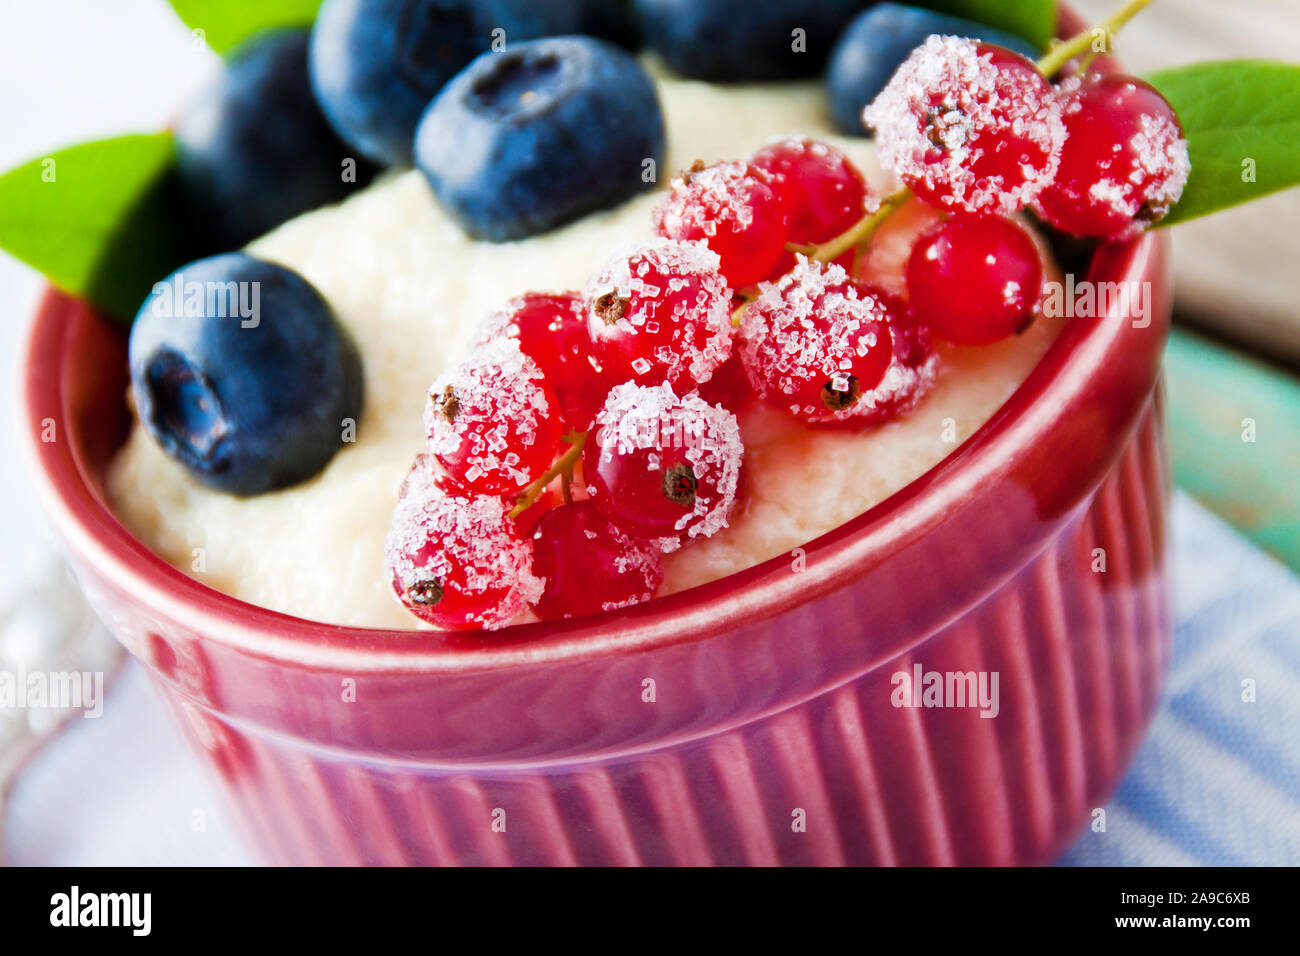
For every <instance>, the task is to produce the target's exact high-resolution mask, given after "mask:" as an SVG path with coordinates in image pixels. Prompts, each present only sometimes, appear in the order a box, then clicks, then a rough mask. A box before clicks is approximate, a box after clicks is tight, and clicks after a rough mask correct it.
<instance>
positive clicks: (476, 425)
mask: <svg viewBox="0 0 1300 956" xmlns="http://www.w3.org/2000/svg"><path fill="white" fill-rule="evenodd" d="M424 420H425V427H426V429H427V433H428V438H429V451H430V452H432V453H433V455H434V457H435V458H437V459H438V461H439V463H441V465H442V467H443V469H444V470H445V471H446V474H447V478H448V479H449V480H450V481H451V482H452V483H454V484H455V485H456V486H457V487H458V488H460V489H461V490H462V491H463V492H465V493H469V494H487V495H501V494H507V493H510V492H513V491H516V490H518V489H520V488H522V487H524V486H525V485H527V484H529V483H530V482H531V481H533V479H535V478H537V477H538V476H539V475H541V474H542V472H544V471H546V469H547V468H549V467H550V466H551V463H552V462H553V461H554V460H555V455H556V450H557V449H558V447H559V444H560V438H561V436H562V434H563V432H564V426H563V424H562V422H561V420H560V408H559V402H558V400H557V399H556V397H555V393H554V392H553V391H552V390H551V388H550V386H549V385H547V384H546V381H545V379H544V378H543V376H542V372H541V370H540V369H539V368H538V367H537V363H536V362H534V361H533V360H532V359H531V358H529V357H528V356H526V355H525V354H524V353H523V352H522V351H520V348H519V343H518V342H517V341H516V340H514V339H512V338H508V337H500V338H496V339H493V340H491V341H489V342H488V343H486V344H484V345H481V346H479V347H478V348H476V349H475V350H474V351H473V352H472V353H470V355H469V357H468V358H466V360H465V361H463V362H461V363H460V364H459V365H457V366H455V367H453V368H452V369H450V370H448V371H447V372H445V373H444V374H443V375H441V376H439V377H438V379H437V380H436V381H435V382H434V383H433V386H432V387H431V388H430V389H429V398H428V401H427V402H426V404H425V411H424Z"/></svg>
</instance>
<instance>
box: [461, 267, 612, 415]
mask: <svg viewBox="0 0 1300 956" xmlns="http://www.w3.org/2000/svg"><path fill="white" fill-rule="evenodd" d="M499 336H505V337H508V338H514V339H517V340H518V342H519V348H520V349H521V350H522V351H523V353H524V354H525V355H527V356H528V357H529V358H531V359H532V360H533V361H534V362H536V363H537V367H538V368H540V369H541V371H542V377H543V378H544V379H545V380H546V383H547V384H548V385H549V386H550V387H551V389H552V390H553V391H554V392H555V397H556V398H557V399H559V403H560V414H561V416H562V417H563V419H564V422H565V424H567V425H568V426H569V427H570V428H572V429H575V430H576V431H586V430H587V426H589V425H590V424H591V420H592V419H593V418H595V417H596V412H598V411H600V406H601V405H603V404H604V403H605V396H606V395H608V394H609V390H610V388H612V387H613V386H614V385H617V384H618V382H615V381H611V380H610V379H609V376H608V375H606V374H605V371H604V369H603V368H602V367H601V365H600V363H599V362H598V361H597V360H596V356H595V352H594V350H593V347H592V342H591V335H590V334H589V333H588V331H587V319H586V316H585V315H584V313H583V302H582V295H581V293H578V292H526V293H524V294H523V295H521V296H518V297H517V298H514V299H511V300H510V301H509V302H507V303H506V305H505V306H504V307H502V308H501V309H500V310H498V311H497V312H496V313H494V314H493V315H491V316H489V317H488V319H487V320H486V321H485V322H484V324H483V327H482V329H481V330H480V333H479V343H480V344H486V343H487V342H489V341H491V340H492V339H493V338H497V337H499Z"/></svg>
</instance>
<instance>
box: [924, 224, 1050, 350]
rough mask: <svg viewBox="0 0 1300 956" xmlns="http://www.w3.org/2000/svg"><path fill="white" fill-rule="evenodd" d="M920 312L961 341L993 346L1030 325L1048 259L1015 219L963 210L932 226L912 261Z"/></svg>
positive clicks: (939, 332)
mask: <svg viewBox="0 0 1300 956" xmlns="http://www.w3.org/2000/svg"><path fill="white" fill-rule="evenodd" d="M906 276H907V295H908V299H909V301H910V304H911V306H912V311H913V312H914V313H915V314H916V318H917V320H918V321H919V322H921V323H922V324H923V325H927V326H929V327H930V328H931V329H933V330H934V332H935V334H936V335H938V336H939V337H940V338H943V339H947V340H948V341H949V342H952V343H954V344H957V345H987V344H988V343H990V342H996V341H998V340H999V339H1004V338H1006V337H1007V336H1009V335H1015V334H1016V333H1019V332H1023V331H1024V330H1025V329H1026V328H1028V327H1029V325H1030V324H1031V323H1032V322H1033V320H1034V316H1035V314H1036V313H1037V310H1038V305H1039V301H1040V299H1041V297H1042V292H1043V260H1042V257H1041V256H1040V255H1039V252H1038V247H1037V246H1036V245H1035V244H1034V240H1033V239H1032V238H1030V236H1029V234H1028V233H1027V232H1026V231H1025V229H1024V227H1023V226H1021V225H1020V224H1019V223H1017V222H1015V221H1013V220H1010V219H994V218H989V217H982V218H974V217H970V216H957V217H954V218H952V219H949V220H948V221H947V222H943V223H937V224H936V225H934V226H931V227H930V228H929V229H927V230H926V231H925V232H923V233H922V234H921V236H920V237H919V238H918V239H917V241H916V245H915V246H914V247H913V248H912V254H911V256H909V257H908V260H907V270H906Z"/></svg>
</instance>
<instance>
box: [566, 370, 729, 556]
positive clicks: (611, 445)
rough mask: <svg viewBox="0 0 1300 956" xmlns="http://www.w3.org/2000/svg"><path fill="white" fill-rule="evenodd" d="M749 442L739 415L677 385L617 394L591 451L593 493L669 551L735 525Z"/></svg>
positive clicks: (587, 469) (627, 387)
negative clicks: (676, 389) (730, 521)
mask: <svg viewBox="0 0 1300 956" xmlns="http://www.w3.org/2000/svg"><path fill="white" fill-rule="evenodd" d="M743 456H744V444H743V443H742V442H741V438H740V426H739V425H738V424H737V422H736V416H735V415H733V414H732V413H731V412H729V411H727V410H726V409H725V408H722V407H721V406H718V405H710V404H709V403H708V402H706V401H704V400H703V399H702V398H700V397H699V395H697V394H694V393H692V394H689V395H686V396H684V397H680V398H679V397H678V396H677V395H676V394H675V393H674V392H673V390H672V387H671V386H669V385H666V384H665V385H659V386H654V387H646V386H641V385H636V384H635V383H632V382H628V383H626V384H624V385H620V386H618V387H617V388H615V389H614V390H613V391H612V392H610V395H609V399H608V400H607V401H606V402H605V407H604V408H603V409H601V411H600V414H599V415H597V416H596V429H595V431H593V432H592V433H591V434H590V435H589V436H588V439H587V445H586V447H585V448H584V449H583V456H582V470H583V474H584V476H585V477H586V481H587V490H588V491H589V492H590V494H591V498H592V500H593V501H595V502H596V504H597V506H598V507H600V509H601V510H602V511H604V512H605V513H606V514H607V515H609V516H610V517H611V518H612V519H614V521H615V522H617V523H618V524H619V525H620V526H621V527H622V528H624V529H625V530H626V531H628V532H630V533H632V534H635V535H638V536H640V537H644V538H654V539H657V540H658V541H659V543H660V545H661V546H662V547H663V549H664V550H665V551H672V550H675V549H676V548H678V547H680V545H681V541H682V539H683V538H687V537H691V538H694V537H709V536H710V535H713V534H716V533H717V532H718V531H720V530H721V529H722V528H725V527H726V526H727V520H728V518H729V516H730V515H731V510H732V508H733V507H734V506H735V502H736V485H737V481H738V480H739V476H740V464H741V459H742V457H743Z"/></svg>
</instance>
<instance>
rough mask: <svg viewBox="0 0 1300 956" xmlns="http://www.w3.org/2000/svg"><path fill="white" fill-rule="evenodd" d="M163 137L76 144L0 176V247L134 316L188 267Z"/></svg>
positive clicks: (66, 287) (168, 143) (72, 289)
mask: <svg viewBox="0 0 1300 956" xmlns="http://www.w3.org/2000/svg"><path fill="white" fill-rule="evenodd" d="M171 171H172V139H171V135H170V134H169V133H153V134H137V135H132V136H122V137H118V138H115V139H104V140H97V141H95V142H90V143H82V144H80V145H78V146H71V147H69V148H67V149H64V150H59V151H57V152H54V153H50V154H49V155H47V156H41V157H38V158H36V159H33V160H31V161H30V162H27V163H24V164H23V165H21V166H18V167H17V168H15V169H12V170H10V171H9V172H7V173H4V174H0V248H4V249H5V250H6V251H8V252H9V253H10V254H12V255H13V256H14V257H15V258H17V259H21V260H22V261H23V262H26V263H27V264H28V265H30V266H32V267H34V268H36V269H38V270H39V271H40V272H42V273H43V274H44V275H45V276H46V278H48V279H49V280H50V282H52V283H53V284H54V285H55V286H57V287H58V288H60V289H62V290H63V291H64V292H67V293H69V294H71V295H75V296H78V297H79V298H83V299H86V300H88V301H89V302H91V303H93V304H94V305H96V306H98V307H100V308H101V309H103V310H105V311H106V312H109V313H110V314H112V315H115V316H118V317H120V318H130V317H131V316H132V315H134V314H135V311H136V309H137V308H138V307H139V305H140V303H141V302H142V301H143V300H144V298H145V296H146V295H147V294H148V292H149V290H150V289H151V288H152V286H153V283H154V282H156V281H157V280H159V279H161V278H162V277H163V276H165V275H167V274H168V273H169V272H170V271H171V270H172V269H173V268H174V267H175V266H177V265H179V264H181V263H183V262H184V261H186V257H187V254H188V252H189V251H190V250H189V249H188V248H187V243H186V242H184V241H182V229H181V224H180V223H179V222H178V221H177V220H178V218H179V217H177V216H176V214H175V210H176V209H177V208H178V206H179V202H178V199H177V196H176V194H175V193H174V189H175V184H174V182H173V179H172V172H171Z"/></svg>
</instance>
